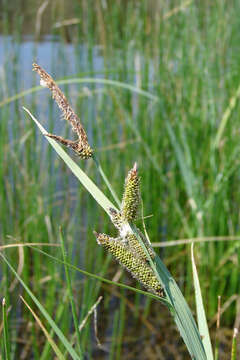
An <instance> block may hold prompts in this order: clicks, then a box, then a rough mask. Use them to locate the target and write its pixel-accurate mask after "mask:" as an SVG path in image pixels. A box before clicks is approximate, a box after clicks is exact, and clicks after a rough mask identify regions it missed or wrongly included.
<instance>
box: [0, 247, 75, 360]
mask: <svg viewBox="0 0 240 360" xmlns="http://www.w3.org/2000/svg"><path fill="white" fill-rule="evenodd" d="M0 256H1V257H2V259H3V260H4V261H5V263H6V264H7V265H8V267H9V269H10V270H11V271H12V273H13V274H14V275H15V276H16V278H17V279H18V281H19V282H20V283H21V285H22V286H23V287H24V289H25V290H26V291H27V293H28V295H29V296H30V297H31V299H32V300H33V301H34V303H35V304H36V305H37V307H38V309H39V310H40V311H41V313H42V314H43V316H44V317H45V319H46V320H47V321H48V323H49V325H50V326H51V327H52V329H53V330H54V332H55V334H56V335H57V336H58V337H59V339H60V340H61V342H62V344H63V345H64V346H65V348H66V350H67V351H68V353H69V355H71V357H72V359H74V360H81V358H80V357H79V356H78V354H77V353H76V351H75V350H74V349H73V347H72V346H71V344H70V343H69V341H68V340H67V338H66V337H65V336H64V335H63V333H62V331H61V330H60V329H59V327H58V326H57V324H56V323H55V322H54V321H53V320H52V318H51V317H50V315H49V314H48V312H47V311H46V310H45V309H44V307H43V306H42V305H41V304H40V302H39V301H38V299H37V298H36V297H35V296H34V294H33V293H32V292H31V290H30V289H29V288H28V286H27V285H26V284H25V282H24V281H23V280H22V279H21V277H20V276H19V275H18V273H17V272H16V271H15V270H14V268H13V267H12V265H11V264H10V263H9V261H8V260H7V258H6V257H5V256H4V255H3V254H2V253H0Z"/></svg>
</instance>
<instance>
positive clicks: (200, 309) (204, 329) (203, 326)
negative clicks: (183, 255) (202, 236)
mask: <svg viewBox="0 0 240 360" xmlns="http://www.w3.org/2000/svg"><path fill="white" fill-rule="evenodd" d="M191 260H192V271H193V282H194V290H195V301H196V309H197V319H198V329H199V332H200V334H201V337H202V342H203V346H204V349H205V352H206V354H207V356H208V359H209V360H213V359H214V357H213V350H212V344H211V339H210V335H209V330H208V324H207V319H206V314H205V310H204V306H203V299H202V293H201V288H200V283H199V278H198V273H197V267H196V264H195V259H194V253H193V244H192V245H191Z"/></svg>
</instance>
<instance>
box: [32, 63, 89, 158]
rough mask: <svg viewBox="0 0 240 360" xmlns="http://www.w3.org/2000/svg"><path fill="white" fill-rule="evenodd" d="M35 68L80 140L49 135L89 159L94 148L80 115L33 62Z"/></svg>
mask: <svg viewBox="0 0 240 360" xmlns="http://www.w3.org/2000/svg"><path fill="white" fill-rule="evenodd" d="M33 70H34V71H36V72H37V73H38V74H39V75H40V78H41V81H40V84H41V85H42V86H46V87H48V88H49V90H50V91H51V92H52V97H53V99H54V100H55V101H56V103H57V105H58V107H59V109H60V110H61V111H62V113H63V116H64V118H65V119H66V120H67V121H69V122H70V124H71V126H72V129H73V131H74V132H75V133H76V134H77V136H78V140H77V141H71V140H67V139H63V138H62V137H61V136H58V135H54V134H47V136H49V137H51V138H53V139H55V140H57V141H59V142H60V143H62V144H63V145H65V146H68V147H70V148H72V149H73V150H74V152H75V153H77V155H79V156H80V157H81V158H82V159H88V158H90V157H92V155H93V150H92V149H91V147H90V145H89V143H88V138H87V134H86V132H85V130H84V128H83V126H82V124H81V121H80V119H79V117H78V116H77V115H76V114H75V112H74V111H73V109H72V108H71V106H70V105H69V103H68V101H67V98H66V97H65V95H64V94H63V92H62V91H61V90H60V88H59V87H58V86H57V84H56V83H55V81H54V80H53V79H52V77H51V76H50V75H49V74H48V73H47V72H46V71H45V70H44V69H42V68H41V66H39V65H37V64H33Z"/></svg>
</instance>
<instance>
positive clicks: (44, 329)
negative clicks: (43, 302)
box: [20, 296, 64, 360]
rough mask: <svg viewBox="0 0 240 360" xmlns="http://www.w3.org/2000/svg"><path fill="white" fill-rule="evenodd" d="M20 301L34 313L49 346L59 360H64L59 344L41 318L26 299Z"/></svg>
mask: <svg viewBox="0 0 240 360" xmlns="http://www.w3.org/2000/svg"><path fill="white" fill-rule="evenodd" d="M20 299H21V300H22V301H23V302H24V304H25V305H26V307H27V308H28V310H29V311H30V312H31V313H32V315H33V317H34V318H35V320H36V322H37V323H38V325H39V326H40V328H41V329H42V331H43V333H44V335H45V336H46V338H47V340H48V342H49V344H50V345H51V347H52V348H53V350H54V352H55V354H56V355H57V358H58V359H59V360H64V356H63V354H62V353H61V351H60V349H59V348H58V346H57V344H56V343H55V341H54V340H53V339H52V337H51V335H50V334H49V332H48V331H47V329H46V328H45V326H43V324H42V322H41V320H40V319H39V317H38V316H37V314H36V313H35V312H34V311H33V309H32V308H31V307H30V305H29V304H28V303H27V302H26V300H24V298H23V297H22V296H20Z"/></svg>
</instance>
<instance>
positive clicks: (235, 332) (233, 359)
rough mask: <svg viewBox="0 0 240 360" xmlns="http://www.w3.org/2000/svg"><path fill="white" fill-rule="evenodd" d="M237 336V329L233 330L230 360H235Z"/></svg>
mask: <svg viewBox="0 0 240 360" xmlns="http://www.w3.org/2000/svg"><path fill="white" fill-rule="evenodd" d="M237 334H238V329H237V328H235V329H234V330H233V339H232V353H231V360H237Z"/></svg>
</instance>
